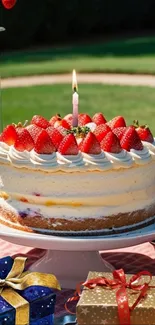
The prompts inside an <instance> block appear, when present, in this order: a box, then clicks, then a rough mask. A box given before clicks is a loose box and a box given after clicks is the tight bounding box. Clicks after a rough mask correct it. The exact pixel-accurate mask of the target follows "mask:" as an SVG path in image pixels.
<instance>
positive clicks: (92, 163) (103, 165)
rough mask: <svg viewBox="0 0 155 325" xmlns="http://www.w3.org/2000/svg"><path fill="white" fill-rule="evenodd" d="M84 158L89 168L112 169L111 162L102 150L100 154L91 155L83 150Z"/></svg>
mask: <svg viewBox="0 0 155 325" xmlns="http://www.w3.org/2000/svg"><path fill="white" fill-rule="evenodd" d="M82 156H83V160H84V162H85V163H86V164H87V165H88V168H90V169H93V170H108V169H112V164H111V162H110V161H109V160H108V159H107V158H106V156H105V154H104V152H103V151H102V152H101V153H100V154H98V155H90V154H87V153H84V152H82Z"/></svg>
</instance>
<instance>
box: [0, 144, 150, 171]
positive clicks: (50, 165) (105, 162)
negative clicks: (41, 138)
mask: <svg viewBox="0 0 155 325" xmlns="http://www.w3.org/2000/svg"><path fill="white" fill-rule="evenodd" d="M143 144H144V149H143V150H139V151H138V150H133V149H132V150H131V151H130V152H127V151H126V150H122V151H121V152H120V153H119V154H113V153H108V152H104V151H102V152H101V154H98V155H90V154H86V153H81V152H79V153H78V155H75V156H74V155H70V156H63V155H61V154H60V153H58V152H57V153H53V154H51V155H39V154H37V153H36V152H35V151H34V150H32V151H30V152H28V151H23V152H20V151H17V150H16V149H15V148H14V147H13V146H10V147H9V146H8V145H6V144H5V143H3V142H0V162H2V163H8V161H10V163H11V164H12V165H13V166H15V167H19V168H22V167H25V168H28V169H33V170H34V169H36V170H42V171H48V172H55V171H57V170H59V171H67V172H69V171H70V172H72V171H76V170H77V171H79V172H85V171H86V170H88V171H89V170H94V171H95V170H100V171H102V170H109V169H118V168H130V167H131V166H132V165H133V164H136V165H145V164H147V163H149V162H150V161H151V160H153V159H155V142H154V143H153V144H150V143H146V142H144V143H143Z"/></svg>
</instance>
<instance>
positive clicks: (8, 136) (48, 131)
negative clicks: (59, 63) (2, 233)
mask: <svg viewBox="0 0 155 325" xmlns="http://www.w3.org/2000/svg"><path fill="white" fill-rule="evenodd" d="M72 118H73V117H72V114H69V115H67V116H65V117H64V118H61V117H60V115H55V116H53V117H52V118H51V119H50V120H49V121H48V120H47V119H45V118H44V117H42V116H39V115H35V116H33V118H32V120H31V122H30V123H29V124H28V125H26V124H25V125H22V124H21V123H18V124H17V125H15V124H12V125H8V126H6V127H5V128H4V130H3V132H2V133H1V135H0V175H1V178H0V222H1V223H3V224H6V225H8V226H10V227H14V228H18V229H22V230H25V231H36V232H45V233H46V232H47V233H48V232H51V233H52V234H53V233H55V234H57V233H58V234H64V233H68V234H81V233H82V234H83V233H84V234H90V233H91V234H93V233H95V234H96V233H97V232H101V233H109V232H110V233H112V232H119V231H128V230H130V229H134V228H137V227H142V226H143V225H145V224H150V223H153V222H154V220H155V140H154V138H153V136H152V133H151V131H150V129H149V128H148V127H147V126H139V125H138V122H137V121H135V123H134V124H133V125H129V126H127V125H126V121H125V119H124V118H123V117H122V116H117V117H115V118H113V119H112V120H110V121H108V122H107V121H106V119H105V117H104V115H103V114H102V113H97V114H95V115H94V116H93V117H90V116H89V115H88V114H84V113H83V114H79V115H78V127H72Z"/></svg>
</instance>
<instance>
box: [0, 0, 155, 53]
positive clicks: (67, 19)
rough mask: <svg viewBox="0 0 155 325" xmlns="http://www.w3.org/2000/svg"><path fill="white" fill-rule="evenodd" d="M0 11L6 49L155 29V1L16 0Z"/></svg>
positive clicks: (2, 43) (2, 38)
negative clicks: (15, 2) (9, 6)
mask: <svg viewBox="0 0 155 325" xmlns="http://www.w3.org/2000/svg"><path fill="white" fill-rule="evenodd" d="M0 10H1V17H2V18H1V23H0V24H1V25H3V26H4V27H5V28H6V30H7V31H6V32H5V33H1V45H2V46H3V47H7V48H9V47H10V48H21V47H25V46H27V45H31V44H33V45H35V44H38V43H41V44H52V43H53V42H55V41H56V42H62V41H68V40H70V39H77V38H83V37H85V36H88V35H89V36H91V35H93V36H94V35H97V36H99V35H103V34H107V33H116V32H119V31H121V32H122V31H124V30H130V31H131V30H141V29H153V28H155V0H147V1H146V0H130V1H125V0H17V4H16V6H15V7H14V8H13V9H12V10H6V9H4V8H2V6H1V7H0ZM2 34H3V35H2Z"/></svg>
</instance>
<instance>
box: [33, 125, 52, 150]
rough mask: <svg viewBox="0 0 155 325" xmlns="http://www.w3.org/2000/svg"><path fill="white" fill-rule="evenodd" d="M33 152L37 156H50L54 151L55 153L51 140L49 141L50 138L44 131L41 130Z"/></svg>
mask: <svg viewBox="0 0 155 325" xmlns="http://www.w3.org/2000/svg"><path fill="white" fill-rule="evenodd" d="M34 150H35V151H36V152H37V153H39V154H45V155H48V154H51V153H53V152H54V151H56V148H55V146H54V144H53V143H52V140H51V139H50V136H49V135H48V133H47V132H46V131H45V130H42V131H41V132H40V133H39V135H38V137H37V140H36V143H35V147H34Z"/></svg>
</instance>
